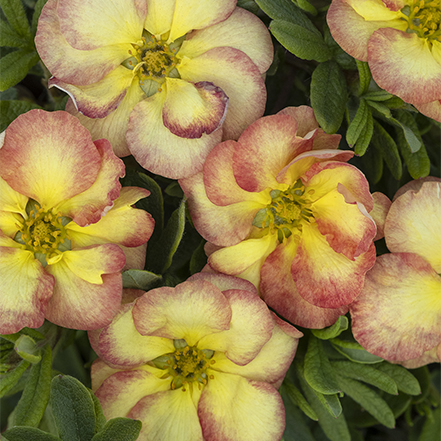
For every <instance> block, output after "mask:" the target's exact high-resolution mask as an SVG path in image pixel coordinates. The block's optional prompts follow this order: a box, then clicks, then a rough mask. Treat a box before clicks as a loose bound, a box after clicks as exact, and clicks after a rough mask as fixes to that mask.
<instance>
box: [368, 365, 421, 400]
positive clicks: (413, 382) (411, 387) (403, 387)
mask: <svg viewBox="0 0 441 441" xmlns="http://www.w3.org/2000/svg"><path fill="white" fill-rule="evenodd" d="M375 369H377V370H379V371H381V372H384V373H385V374H387V375H389V376H390V377H392V378H393V379H394V381H395V383H396V384H397V387H398V390H400V391H401V392H404V393H405V394H408V395H419V394H420V393H421V388H420V384H419V383H418V380H417V379H416V378H415V377H414V376H413V375H412V374H411V373H410V372H409V371H408V370H407V369H405V368H403V367H402V366H399V365H397V364H390V363H387V362H384V363H378V364H377V365H375Z"/></svg>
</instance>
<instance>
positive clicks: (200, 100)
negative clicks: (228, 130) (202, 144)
mask: <svg viewBox="0 0 441 441" xmlns="http://www.w3.org/2000/svg"><path fill="white" fill-rule="evenodd" d="M166 87H167V94H166V98H165V101H164V107H163V110H162V120H163V122H164V126H165V127H166V128H167V129H169V130H170V132H172V133H173V134H174V135H176V136H179V137H181V138H191V139H194V138H200V137H201V136H202V134H203V133H207V134H208V135H209V134H210V133H212V132H214V131H215V130H216V129H218V128H219V127H220V126H222V123H223V122H224V119H225V115H226V113H227V106H228V97H227V96H226V95H225V93H224V91H223V90H222V89H221V88H219V87H216V86H215V85H214V84H213V83H208V82H206V81H203V82H199V83H195V84H191V83H188V82H186V81H182V80H180V79H177V78H167V80H166Z"/></svg>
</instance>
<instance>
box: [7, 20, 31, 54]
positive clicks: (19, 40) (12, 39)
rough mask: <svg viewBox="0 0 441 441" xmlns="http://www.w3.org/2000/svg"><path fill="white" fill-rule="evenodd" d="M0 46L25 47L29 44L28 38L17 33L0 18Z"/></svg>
mask: <svg viewBox="0 0 441 441" xmlns="http://www.w3.org/2000/svg"><path fill="white" fill-rule="evenodd" d="M0 46H1V47H18V48H23V49H25V48H27V47H28V46H29V40H27V39H26V38H23V37H20V36H19V35H17V33H16V32H15V31H14V29H12V27H11V26H10V25H9V24H8V23H7V22H6V21H4V20H1V19H0Z"/></svg>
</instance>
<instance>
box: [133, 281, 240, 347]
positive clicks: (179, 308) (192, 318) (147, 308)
mask: <svg viewBox="0 0 441 441" xmlns="http://www.w3.org/2000/svg"><path fill="white" fill-rule="evenodd" d="M231 315H232V312H231V307H230V304H229V302H228V300H227V299H226V298H225V296H224V295H223V294H222V292H221V291H220V290H219V289H218V288H216V287H215V286H214V285H212V284H211V283H208V282H205V281H203V280H196V281H194V282H183V283H181V284H179V285H178V286H176V287H175V288H169V287H162V288H157V289H153V290H151V291H149V292H147V293H145V294H144V295H143V296H142V297H140V298H139V299H138V300H137V301H136V304H135V307H134V308H133V318H134V321H135V326H136V329H137V330H138V331H139V333H140V334H141V335H152V336H158V337H166V338H171V339H184V340H185V341H186V342H187V344H188V345H190V346H194V345H195V344H196V343H197V342H198V341H199V340H200V339H201V338H202V337H204V336H205V335H207V334H211V333H213V332H219V331H223V330H226V329H228V328H229V326H230V321H231Z"/></svg>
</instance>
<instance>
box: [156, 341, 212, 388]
mask: <svg viewBox="0 0 441 441" xmlns="http://www.w3.org/2000/svg"><path fill="white" fill-rule="evenodd" d="M182 342H183V343H184V344H185V346H183V344H181V343H182ZM175 343H177V344H175V347H176V348H177V349H176V351H175V352H173V353H171V354H165V355H162V356H161V357H158V358H155V359H154V360H153V361H152V363H153V365H154V366H156V367H157V368H159V369H164V370H167V376H171V377H172V382H171V388H172V389H179V388H182V390H183V391H184V392H185V391H186V390H187V389H186V386H187V385H189V384H194V383H196V384H197V386H198V388H199V389H201V388H202V386H204V385H206V384H207V382H208V380H209V379H213V375H209V374H208V373H207V369H208V368H209V366H210V365H212V364H214V363H215V361H214V360H210V359H211V358H212V357H213V355H214V351H211V350H209V349H204V350H201V349H198V348H197V347H196V346H189V345H187V343H186V342H185V340H175Z"/></svg>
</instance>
